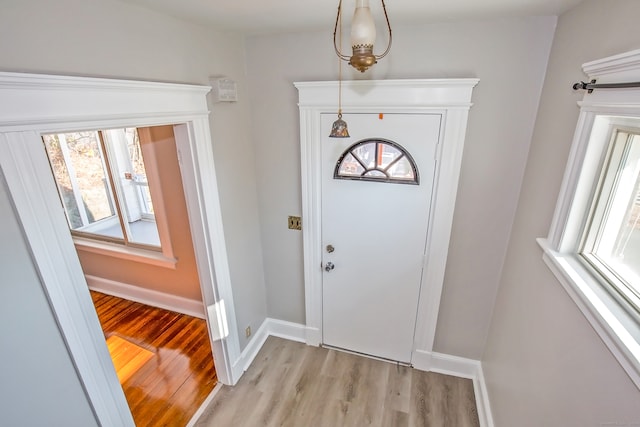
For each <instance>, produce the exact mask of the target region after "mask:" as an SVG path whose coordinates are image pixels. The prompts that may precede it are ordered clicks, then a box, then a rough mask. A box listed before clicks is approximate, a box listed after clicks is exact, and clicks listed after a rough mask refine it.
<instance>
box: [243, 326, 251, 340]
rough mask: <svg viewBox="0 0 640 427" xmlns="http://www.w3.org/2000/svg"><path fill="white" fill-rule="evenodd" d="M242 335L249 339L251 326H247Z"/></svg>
mask: <svg viewBox="0 0 640 427" xmlns="http://www.w3.org/2000/svg"><path fill="white" fill-rule="evenodd" d="M244 334H245V335H246V336H247V338H249V337H250V336H251V326H247V329H245V330H244Z"/></svg>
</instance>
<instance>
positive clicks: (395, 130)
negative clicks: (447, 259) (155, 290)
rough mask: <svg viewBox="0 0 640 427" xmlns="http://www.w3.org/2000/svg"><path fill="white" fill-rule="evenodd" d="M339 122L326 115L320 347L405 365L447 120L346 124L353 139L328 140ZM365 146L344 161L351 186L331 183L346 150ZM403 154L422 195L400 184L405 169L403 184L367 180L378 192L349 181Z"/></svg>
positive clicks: (381, 118)
mask: <svg viewBox="0 0 640 427" xmlns="http://www.w3.org/2000/svg"><path fill="white" fill-rule="evenodd" d="M335 118H336V116H335V114H322V126H321V132H322V134H323V136H322V244H323V248H322V252H323V263H322V267H323V269H324V270H323V271H324V273H323V274H324V276H323V283H322V287H323V291H322V292H323V309H322V312H323V342H324V344H326V345H330V346H334V347H339V348H344V349H348V350H351V351H356V352H359V353H364V354H368V355H373V356H377V357H381V358H385V359H390V360H396V361H400V362H405V363H409V362H410V361H411V353H412V350H413V340H414V331H415V324H416V315H417V307H418V298H419V295H420V283H421V279H422V270H423V266H424V263H425V243H426V239H427V229H428V223H429V212H430V206H431V194H432V189H433V180H434V172H435V157H436V148H437V144H438V140H439V135H440V122H441V115H440V114H345V115H344V116H343V119H344V120H345V121H346V122H347V123H348V125H349V132H350V134H351V137H350V138H329V137H328V135H329V132H330V130H331V124H332V123H333V121H334V120H335ZM365 140H367V142H366V143H364V144H361V145H360V146H359V148H356V151H354V155H349V154H346V155H345V156H344V157H343V162H345V163H344V166H343V169H342V174H343V175H351V176H347V177H346V178H351V179H339V178H335V177H334V174H335V173H336V165H337V163H338V162H339V160H340V159H341V157H342V156H343V154H345V152H346V150H348V149H349V148H350V147H352V146H353V145H354V144H356V143H358V142H362V141H365ZM376 146H377V147H378V150H377V151H376V148H375V147H376ZM400 148H403V149H404V150H406V152H407V153H408V155H409V156H410V157H411V158H412V159H413V160H414V161H415V166H416V169H417V176H418V179H419V183H418V184H417V185H416V184H415V183H408V182H407V181H403V180H404V179H405V176H404V175H403V174H404V172H407V171H406V169H407V165H408V164H409V162H408V161H407V160H402V161H401V162H397V163H398V164H397V166H396V167H395V170H396V172H398V170H399V169H402V170H403V171H404V172H402V173H398V174H397V175H398V176H400V177H401V178H400V180H401V181H402V182H400V183H398V182H390V181H388V180H387V178H386V177H384V176H383V175H384V174H383V173H381V172H375V171H371V172H369V173H368V174H367V175H368V176H370V177H372V176H373V179H378V178H376V177H379V178H380V180H379V181H377V182H376V181H373V180H359V179H353V176H354V175H355V174H358V173H361V172H362V171H363V169H364V168H365V167H371V166H375V165H376V164H381V165H382V167H381V169H384V167H385V166H386V165H388V164H389V162H392V161H394V159H395V158H396V157H398V156H399V154H398V153H399V151H398V149H400ZM354 156H355V157H358V159H356V158H355V157H354ZM407 157H408V156H407ZM392 169H393V168H389V170H388V171H390V170H392ZM388 171H387V172H388Z"/></svg>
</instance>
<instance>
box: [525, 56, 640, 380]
mask: <svg viewBox="0 0 640 427" xmlns="http://www.w3.org/2000/svg"><path fill="white" fill-rule="evenodd" d="M583 70H584V72H585V74H587V75H588V76H589V78H590V79H596V80H597V83H621V82H635V81H640V50H635V51H632V52H627V53H623V54H620V55H616V56H612V57H608V58H604V59H601V60H598V61H593V62H589V63H586V64H584V65H583ZM578 105H579V106H580V115H579V118H578V124H577V127H576V132H575V135H574V139H573V143H572V147H571V151H570V154H569V160H568V162H567V168H566V170H565V175H564V179H563V182H562V187H561V190H560V195H559V197H558V203H557V205H556V210H555V213H554V217H553V221H552V223H551V228H550V230H549V235H548V237H547V238H546V239H545V238H540V239H538V243H539V245H540V246H541V247H542V249H543V251H544V255H543V259H544V261H545V263H546V264H547V265H548V266H549V268H550V269H551V271H552V272H553V274H554V275H555V276H556V277H557V278H558V280H559V281H560V283H561V284H562V286H563V287H564V289H565V290H566V291H567V293H568V294H569V296H570V297H571V298H572V300H573V301H574V302H575V303H576V304H577V306H578V307H579V308H580V310H581V311H582V313H583V314H584V315H585V317H586V318H587V320H588V321H589V323H590V324H591V326H592V327H593V328H594V329H595V331H596V332H597V333H598V335H599V336H600V338H601V339H602V340H603V341H604V343H605V344H606V345H607V347H608V348H609V349H610V350H611V352H612V353H613V355H614V356H615V358H616V359H617V360H618V362H619V363H620V365H621V366H622V367H623V368H624V370H625V371H626V372H627V374H628V375H629V377H630V378H631V380H632V381H633V382H634V383H635V385H636V386H637V387H638V388H639V389H640V314H639V313H638V312H637V311H636V310H635V309H634V308H633V307H632V306H631V305H630V304H629V303H628V302H627V301H626V300H625V299H624V298H622V297H621V296H620V295H619V294H618V293H617V292H616V291H614V290H613V288H612V286H611V285H610V284H608V283H607V281H606V280H605V278H604V277H603V276H602V275H601V274H600V273H598V272H597V271H596V270H595V269H594V268H591V267H590V266H589V264H588V263H587V262H586V261H585V260H584V258H583V257H582V255H580V251H581V242H582V238H583V233H584V229H585V226H586V224H587V220H588V217H589V215H590V211H591V206H592V201H593V195H594V193H595V190H596V187H597V185H598V182H599V179H600V176H601V171H602V168H603V167H604V166H603V164H604V162H603V160H604V158H605V156H606V153H607V150H608V147H609V144H610V142H611V135H612V133H613V132H615V129H616V128H622V127H625V126H628V125H630V124H631V125H632V126H634V127H637V126H638V123H640V88H634V89H629V88H627V89H601V90H595V91H594V92H592V93H585V96H584V99H583V100H582V101H581V102H579V103H578Z"/></svg>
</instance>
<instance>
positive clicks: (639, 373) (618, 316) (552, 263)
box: [537, 238, 640, 389]
mask: <svg viewBox="0 0 640 427" xmlns="http://www.w3.org/2000/svg"><path fill="white" fill-rule="evenodd" d="M537 241H538V244H539V245H540V247H541V248H542V250H543V251H544V256H543V259H544V262H545V263H546V264H547V266H548V267H549V269H550V270H551V271H552V272H553V274H554V275H555V276H556V278H557V279H558V280H559V281H560V283H561V284H562V286H563V287H564V289H565V291H567V293H568V294H569V296H570V297H571V299H572V300H573V301H574V302H575V303H576V305H577V306H578V308H580V311H582V313H583V314H584V316H585V317H586V318H587V320H588V321H589V323H590V324H591V326H592V327H593V328H594V329H595V331H596V332H597V333H598V335H599V336H600V338H601V339H602V340H603V341H604V343H605V344H606V346H607V347H608V348H609V350H610V351H611V352H612V353H613V355H614V356H615V357H616V359H617V360H618V362H619V363H620V365H621V366H622V367H623V368H624V370H625V371H626V372H627V374H628V375H629V377H630V378H631V380H632V381H633V382H634V383H635V385H636V387H638V389H640V323H639V321H638V316H637V315H635V316H634V315H632V314H630V313H629V311H627V310H626V309H625V308H624V307H623V306H622V304H621V302H620V301H618V300H617V299H616V298H615V297H614V296H613V295H611V294H610V293H609V292H608V291H606V290H605V289H604V288H603V286H602V285H601V284H600V282H599V281H598V280H597V279H596V278H595V277H594V276H593V275H592V273H591V271H590V270H589V269H588V268H587V267H586V266H585V265H584V264H582V262H580V261H579V260H578V258H577V256H576V255H575V254H565V253H559V252H556V251H554V250H553V249H552V247H551V246H550V244H549V242H548V241H547V239H543V238H540V239H537Z"/></svg>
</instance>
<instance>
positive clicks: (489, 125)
mask: <svg viewBox="0 0 640 427" xmlns="http://www.w3.org/2000/svg"><path fill="white" fill-rule="evenodd" d="M555 23H556V18H555V17H539V18H530V19H512V20H500V21H487V22H460V23H442V24H430V25H421V26H395V27H394V45H393V48H392V50H391V53H390V55H389V56H388V57H387V58H385V59H383V60H382V61H380V63H379V64H377V65H376V66H375V67H374V68H373V69H372V70H370V71H368V72H367V73H366V74H365V75H364V76H363V75H361V74H360V73H358V72H356V71H351V70H347V69H346V68H344V71H345V75H346V79H353V78H363V77H365V78H443V77H478V78H479V79H480V83H479V85H478V86H477V87H476V89H475V90H474V95H473V102H474V106H473V107H472V109H471V113H470V119H469V128H468V134H467V141H466V146H465V151H464V158H463V164H462V176H461V178H460V185H459V193H458V201H457V204H456V214H455V220H454V225H453V235H452V241H451V247H450V252H449V262H448V266H447V271H446V277H445V284H444V293H443V297H442V306H441V311H440V317H439V320H438V329H437V336H436V343H435V350H436V351H439V352H443V353H448V354H454V355H457V356H463V357H470V358H474V359H479V358H480V357H481V355H482V352H483V350H484V344H485V339H486V334H487V331H488V327H489V322H490V318H491V310H492V308H493V302H494V298H495V294H496V291H497V285H498V282H499V278H500V273H501V269H502V265H503V260H504V257H505V252H506V246H507V242H508V239H509V232H510V228H511V223H512V221H513V215H514V212H515V208H516V204H517V200H518V191H519V188H520V182H521V178H522V174H523V171H524V165H525V161H526V156H527V152H528V149H529V141H530V139H531V132H532V129H533V124H534V117H535V112H536V110H537V107H538V100H539V95H540V91H541V88H542V82H543V80H544V72H545V70H546V65H547V58H548V55H549V50H550V47H551V40H552V37H553V32H554V29H555ZM246 45H247V47H246V49H247V55H246V56H247V66H248V79H249V86H250V94H251V112H252V114H251V117H252V129H253V139H254V142H255V150H256V158H257V159H259V161H258V163H257V172H258V194H259V201H260V202H259V203H260V214H261V215H260V221H261V231H262V248H263V256H264V260H265V278H266V285H267V301H268V313H269V316H270V317H274V318H277V319H284V320H288V321H292V322H300V323H304V321H305V313H304V284H303V273H302V236H301V233H299V232H295V231H291V230H288V229H287V222H286V219H287V215H292V214H300V213H301V188H300V149H299V126H298V110H297V106H296V105H297V91H296V90H295V88H294V87H293V82H295V81H310V80H336V79H337V77H338V59H337V57H336V56H335V54H334V52H333V46H332V44H331V33H330V31H329V30H327V31H325V32H317V33H300V34H284V35H274V36H260V37H253V38H249V39H248V40H247V42H246ZM303 50H304V51H307V52H312V54H301V53H300V52H301V51H303ZM336 97H337V95H336ZM336 102H337V99H336ZM303 226H304V218H303Z"/></svg>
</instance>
